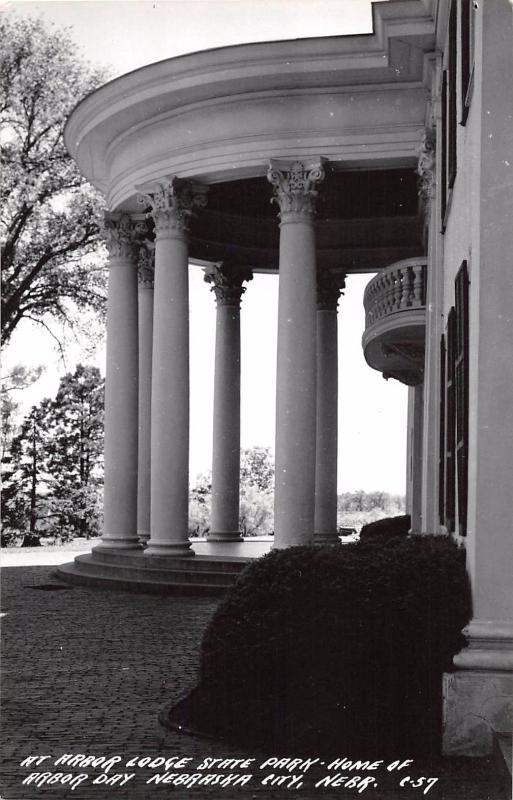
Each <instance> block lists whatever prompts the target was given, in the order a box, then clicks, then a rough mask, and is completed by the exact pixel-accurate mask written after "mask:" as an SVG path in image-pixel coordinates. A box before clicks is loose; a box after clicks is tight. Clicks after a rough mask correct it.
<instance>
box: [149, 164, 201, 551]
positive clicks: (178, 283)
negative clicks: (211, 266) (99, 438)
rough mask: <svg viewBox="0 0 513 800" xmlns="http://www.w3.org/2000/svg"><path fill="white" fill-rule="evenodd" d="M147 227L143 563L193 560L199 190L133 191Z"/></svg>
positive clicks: (175, 184)
mask: <svg viewBox="0 0 513 800" xmlns="http://www.w3.org/2000/svg"><path fill="white" fill-rule="evenodd" d="M139 189H140V191H141V192H142V193H143V194H142V197H141V198H140V199H141V202H142V203H144V204H148V205H149V206H150V207H151V209H152V210H151V214H152V216H153V219H154V222H155V233H156V239H155V281H154V285H155V296H154V305H153V353H152V376H151V456H150V461H151V492H150V496H151V501H150V514H151V521H150V539H149V542H148V546H147V548H146V550H145V555H147V556H160V555H170V556H193V555H194V552H193V551H192V550H191V549H190V547H191V545H190V542H189V536H188V534H189V531H188V511H189V250H188V245H187V238H186V230H187V222H188V219H189V217H190V215H191V214H192V210H191V209H192V207H193V206H195V205H205V202H206V198H205V192H206V190H205V189H204V188H203V187H198V186H196V185H195V184H192V183H189V182H186V181H179V180H178V179H176V178H175V177H174V176H169V177H165V178H163V179H161V180H160V181H157V182H156V183H155V184H152V185H149V186H145V187H139Z"/></svg>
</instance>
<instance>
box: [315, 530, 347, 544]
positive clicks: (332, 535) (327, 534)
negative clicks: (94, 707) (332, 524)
mask: <svg viewBox="0 0 513 800" xmlns="http://www.w3.org/2000/svg"><path fill="white" fill-rule="evenodd" d="M313 543H314V544H341V542H340V537H339V535H338V533H337V531H323V532H322V533H320V532H319V533H314V540H313Z"/></svg>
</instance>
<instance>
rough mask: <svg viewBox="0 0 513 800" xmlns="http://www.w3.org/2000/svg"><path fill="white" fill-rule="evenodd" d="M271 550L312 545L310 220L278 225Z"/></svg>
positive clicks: (312, 235) (312, 283)
mask: <svg viewBox="0 0 513 800" xmlns="http://www.w3.org/2000/svg"><path fill="white" fill-rule="evenodd" d="M279 280H280V286H279V301H278V302H279V306H278V363H277V379H276V484H275V507H274V525H275V547H288V546H291V545H298V544H311V543H312V541H313V531H314V502H315V428H316V323H317V320H316V263H315V232H314V226H313V219H312V218H311V217H307V218H304V219H298V220H296V221H290V222H289V221H287V222H283V221H282V223H281V232H280V277H279Z"/></svg>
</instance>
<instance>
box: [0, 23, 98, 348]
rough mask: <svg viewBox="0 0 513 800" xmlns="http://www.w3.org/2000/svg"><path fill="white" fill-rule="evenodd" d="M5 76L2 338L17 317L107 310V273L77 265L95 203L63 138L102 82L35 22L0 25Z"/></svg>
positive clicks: (93, 234)
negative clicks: (78, 107)
mask: <svg viewBox="0 0 513 800" xmlns="http://www.w3.org/2000/svg"><path fill="white" fill-rule="evenodd" d="M0 38H1V41H2V53H1V60H0V70H1V73H2V76H3V82H2V94H1V97H0V136H1V142H2V161H1V165H2V191H1V200H2V212H1V218H0V232H1V238H2V262H3V271H2V336H3V340H4V343H6V342H7V341H8V340H9V338H10V337H11V335H12V333H13V331H14V330H15V328H16V326H17V325H18V324H19V322H20V320H21V319H23V318H26V319H31V320H33V321H35V322H38V323H40V324H42V325H46V323H45V322H44V317H45V315H47V314H50V315H53V316H56V317H58V318H60V319H61V320H62V321H66V322H69V320H70V317H69V304H70V302H71V303H72V304H74V305H75V306H78V307H79V308H93V309H94V310H95V311H101V310H102V309H103V307H104V275H103V272H102V271H101V270H98V269H96V270H93V269H90V265H89V266H87V265H85V264H84V262H83V258H84V256H90V255H91V254H92V253H93V252H94V251H95V249H96V247H97V241H98V231H99V212H100V208H101V201H100V199H99V197H98V196H97V195H96V194H95V192H94V191H93V190H92V189H91V188H90V187H87V186H86V183H85V180H84V179H83V178H82V176H81V175H80V174H79V172H78V170H77V168H76V166H75V164H74V162H73V160H72V159H71V157H70V156H69V154H68V152H67V150H66V148H65V146H64V141H63V135H62V134H63V130H64V124H65V122H66V119H67V116H68V114H69V113H70V111H71V109H72V108H73V107H74V105H75V104H76V103H77V101H78V100H80V98H82V97H83V96H84V95H86V94H87V93H88V92H90V91H92V90H93V89H95V88H96V87H97V86H98V85H100V84H101V83H102V82H103V81H104V80H105V76H104V75H103V74H102V73H101V72H100V71H98V70H93V69H91V68H90V67H89V66H88V65H87V64H85V63H84V62H82V61H81V60H80V59H79V58H77V53H76V46H75V44H74V43H73V41H72V39H71V38H70V36H69V34H68V32H67V31H59V30H56V29H53V28H52V27H47V26H45V24H44V23H43V22H42V21H41V20H40V19H30V18H25V17H21V16H20V17H18V16H17V15H16V14H13V13H7V14H4V15H3V17H2V19H1V20H0Z"/></svg>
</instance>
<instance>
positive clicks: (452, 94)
mask: <svg viewBox="0 0 513 800" xmlns="http://www.w3.org/2000/svg"><path fill="white" fill-rule="evenodd" d="M456 31H457V27H456V1H455V0H453V2H452V4H451V10H450V14H449V50H448V54H447V56H448V57H447V72H448V76H447V78H448V86H447V106H448V108H447V124H448V137H449V141H448V143H447V148H448V160H449V163H448V175H447V177H448V180H449V188H451V187H452V186H453V185H454V181H455V180H456V131H457V127H458V121H457V113H458V112H457V104H456V76H457V68H456Z"/></svg>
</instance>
